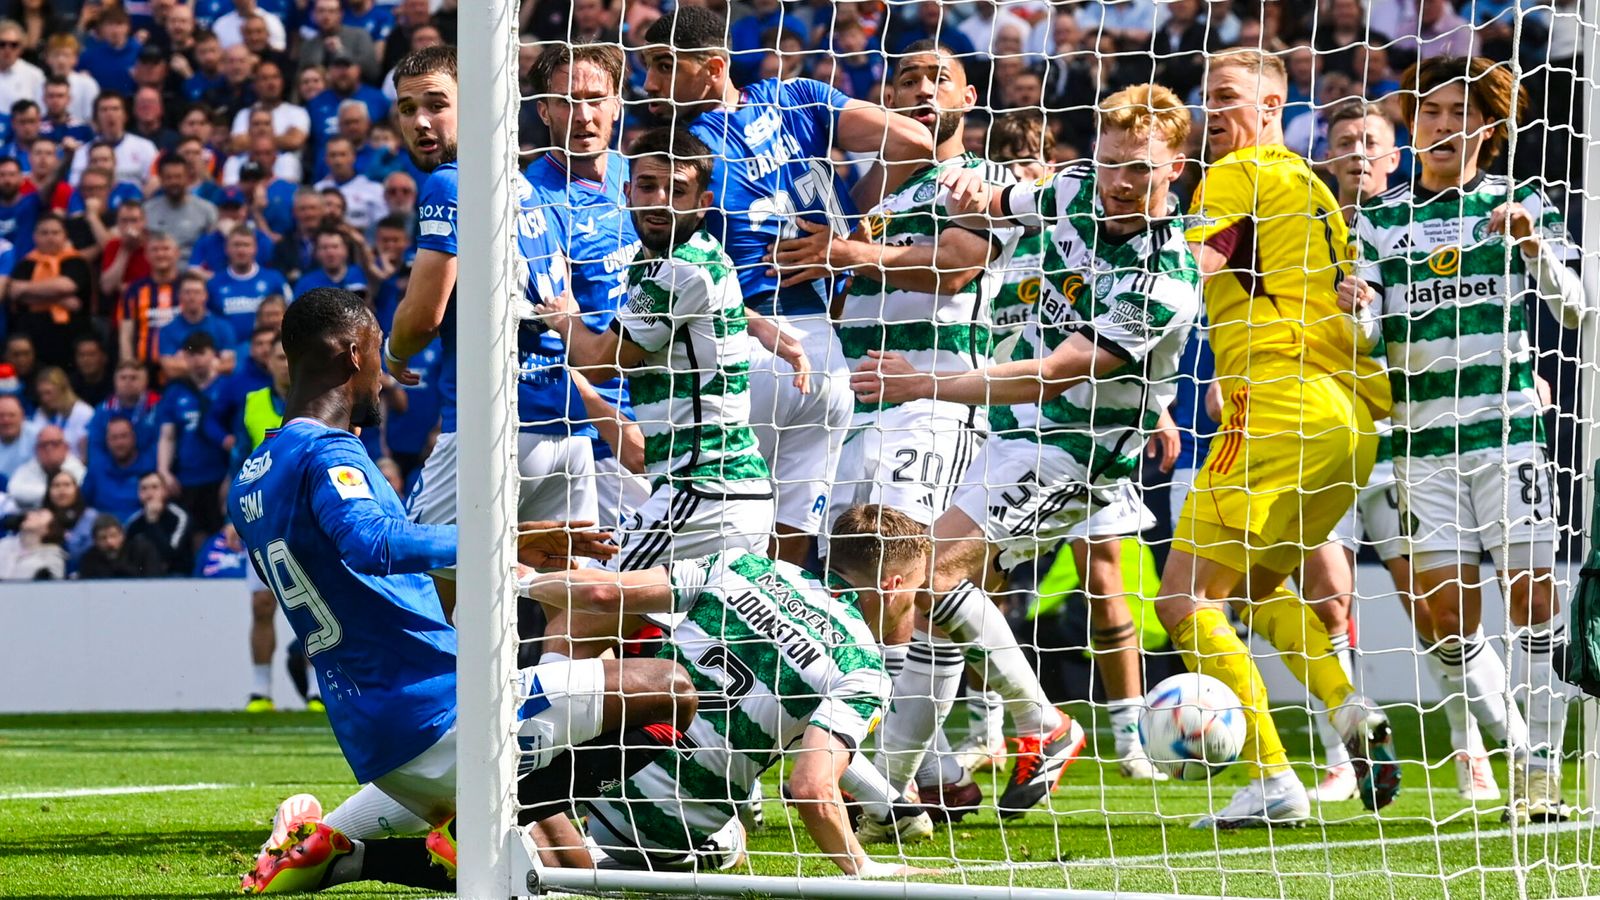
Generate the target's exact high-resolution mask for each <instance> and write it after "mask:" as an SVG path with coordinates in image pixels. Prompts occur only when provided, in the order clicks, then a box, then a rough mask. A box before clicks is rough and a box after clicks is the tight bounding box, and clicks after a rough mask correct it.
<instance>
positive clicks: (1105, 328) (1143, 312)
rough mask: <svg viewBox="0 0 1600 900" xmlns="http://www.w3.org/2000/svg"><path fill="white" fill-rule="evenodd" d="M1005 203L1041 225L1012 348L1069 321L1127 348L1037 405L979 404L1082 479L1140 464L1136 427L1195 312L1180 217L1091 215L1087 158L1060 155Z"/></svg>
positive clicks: (1155, 410)
mask: <svg viewBox="0 0 1600 900" xmlns="http://www.w3.org/2000/svg"><path fill="white" fill-rule="evenodd" d="M1001 196H1002V203H1003V205H1004V212H1005V214H1006V215H1007V216H1008V217H1010V218H1011V219H1013V220H1015V221H1017V222H1019V223H1020V224H1022V225H1024V226H1027V227H1034V228H1043V229H1045V236H1046V240H1045V246H1044V258H1043V263H1042V267H1041V270H1040V272H1041V277H1040V279H1039V299H1038V301H1037V302H1036V303H1035V305H1034V316H1033V318H1032V319H1031V320H1030V321H1029V322H1028V323H1027V324H1026V325H1024V326H1023V329H1022V335H1021V338H1020V339H1019V340H1018V341H1017V342H1016V345H1015V347H1014V348H1013V349H1012V352H1011V360H1003V361H1015V360H1026V359H1043V358H1044V357H1046V356H1049V355H1050V354H1051V353H1052V352H1053V351H1054V350H1055V349H1056V348H1057V347H1059V346H1060V345H1061V343H1062V342H1063V341H1065V340H1066V339H1067V338H1069V337H1070V336H1072V335H1073V334H1074V333H1079V332H1081V333H1083V334H1084V335H1086V336H1087V337H1089V338H1090V339H1091V340H1093V341H1094V342H1095V343H1096V345H1097V346H1100V347H1104V348H1105V349H1107V350H1109V351H1111V352H1112V353H1114V354H1116V355H1117V356H1120V357H1122V358H1123V359H1125V360H1127V363H1128V364H1127V365H1125V366H1123V367H1122V368H1121V369H1119V370H1117V371H1116V372H1114V373H1112V374H1111V375H1108V376H1104V377H1100V378H1095V379H1093V380H1090V381H1084V382H1082V383H1079V384H1077V385H1074V386H1073V387H1070V388H1068V389H1067V390H1066V392H1064V393H1063V394H1061V396H1059V397H1057V398H1055V399H1054V400H1050V401H1048V402H1046V403H1044V404H1043V405H1040V404H1036V403H1026V404H1018V405H1016V406H1010V407H994V408H992V409H991V410H990V411H989V425H990V432H991V436H992V437H998V438H1006V439H1014V440H1029V441H1036V442H1039V443H1043V444H1048V445H1051V446H1054V447H1058V448H1060V449H1062V450H1064V451H1066V452H1067V453H1069V454H1071V455H1072V457H1073V458H1074V459H1076V460H1077V461H1078V462H1079V463H1080V464H1082V465H1083V467H1084V468H1085V470H1087V471H1088V472H1089V476H1090V479H1091V481H1092V483H1095V484H1105V483H1110V482H1114V481H1117V480H1119V479H1123V478H1127V477H1129V476H1131V475H1133V474H1134V473H1135V472H1137V471H1138V469H1139V458H1140V454H1141V452H1142V451H1143V449H1144V436H1145V434H1146V432H1147V431H1148V430H1149V429H1152V428H1154V427H1155V424H1156V420H1157V419H1158V418H1159V416H1160V411H1161V410H1163V409H1165V408H1167V407H1168V406H1170V405H1171V404H1172V401H1173V399H1174V398H1175V397H1176V396H1177V382H1176V381H1175V378H1176V375H1177V372H1178V359H1179V357H1180V356H1182V354H1183V345H1184V342H1185V341H1187V340H1188V338H1189V329H1190V328H1191V327H1193V325H1194V323H1195V321H1196V319H1198V317H1199V315H1200V306H1201V293H1200V270H1199V267H1198V265H1197V264H1196V263H1195V260H1194V255H1193V254H1192V253H1190V252H1189V245H1188V244H1186V243H1185V242H1184V239H1183V229H1182V227H1180V225H1179V223H1177V222H1176V221H1175V220H1163V221H1157V222H1155V223H1153V224H1152V225H1151V227H1150V228H1148V229H1146V230H1144V231H1140V232H1137V233H1135V234H1133V235H1129V236H1126V237H1114V236H1111V235H1108V234H1107V233H1106V232H1105V231H1104V229H1102V228H1101V227H1100V226H1099V224H1098V216H1099V214H1100V213H1099V203H1098V201H1097V200H1096V197H1095V185H1094V166H1093V165H1092V164H1083V165H1075V166H1069V167H1067V168H1065V169H1062V170H1061V171H1059V172H1057V173H1055V174H1053V175H1048V176H1046V177H1044V178H1041V179H1039V180H1038V181H1035V182H1033V183H1032V184H1028V185H1013V186H1011V187H1008V188H1006V189H1005V192H1004V193H1003V194H1002V195H1001Z"/></svg>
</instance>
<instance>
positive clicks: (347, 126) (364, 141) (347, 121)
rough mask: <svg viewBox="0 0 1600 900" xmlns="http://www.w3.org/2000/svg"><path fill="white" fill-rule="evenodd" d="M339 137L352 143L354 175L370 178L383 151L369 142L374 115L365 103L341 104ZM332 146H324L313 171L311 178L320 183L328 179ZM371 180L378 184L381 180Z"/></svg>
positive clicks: (326, 144) (347, 101) (350, 102)
mask: <svg viewBox="0 0 1600 900" xmlns="http://www.w3.org/2000/svg"><path fill="white" fill-rule="evenodd" d="M338 136H339V137H341V138H344V139H345V140H347V141H349V142H350V150H351V152H352V153H354V154H355V161H354V163H352V168H353V169H354V174H355V175H357V176H360V177H363V178H370V176H368V175H367V173H368V172H369V171H371V170H372V169H373V168H374V167H375V166H377V165H378V162H379V159H380V157H382V155H383V151H382V150H380V149H378V148H377V147H374V146H372V144H371V143H370V141H369V138H371V137H372V114H371V113H369V112H368V111H367V105H366V104H365V103H362V102H361V101H360V100H346V101H344V102H343V103H340V104H339V135H338ZM331 145H332V141H331V140H330V141H329V142H328V143H325V144H323V156H322V158H320V159H318V160H317V164H316V166H315V167H314V168H313V169H312V172H311V177H312V178H313V179H315V180H316V181H319V182H320V181H321V180H322V179H324V178H327V177H328V174H329V173H328V160H327V151H328V149H329V147H330V146H331ZM370 180H372V181H374V182H376V181H378V180H379V179H376V178H371V179H370Z"/></svg>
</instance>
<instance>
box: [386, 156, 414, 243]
mask: <svg viewBox="0 0 1600 900" xmlns="http://www.w3.org/2000/svg"><path fill="white" fill-rule="evenodd" d="M383 203H384V205H385V206H387V207H388V208H389V214H388V215H386V216H384V218H385V219H392V220H398V221H399V222H400V223H401V228H402V229H403V230H404V231H405V233H406V240H407V243H410V244H415V241H412V240H411V235H412V234H413V233H415V231H416V224H417V180H416V179H415V178H413V177H412V176H411V175H410V173H408V172H390V173H389V174H388V175H387V176H385V177H384V179H383ZM380 224H381V220H380Z"/></svg>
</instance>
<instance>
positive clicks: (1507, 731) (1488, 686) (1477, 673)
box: [1433, 628, 1528, 763]
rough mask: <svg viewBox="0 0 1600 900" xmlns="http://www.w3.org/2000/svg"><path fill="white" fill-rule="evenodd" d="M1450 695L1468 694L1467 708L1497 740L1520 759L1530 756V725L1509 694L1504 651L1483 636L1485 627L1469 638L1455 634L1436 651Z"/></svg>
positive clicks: (1517, 759) (1514, 756)
mask: <svg viewBox="0 0 1600 900" xmlns="http://www.w3.org/2000/svg"><path fill="white" fill-rule="evenodd" d="M1433 652H1434V653H1436V654H1437V655H1438V657H1439V661H1440V663H1441V664H1442V665H1441V672H1442V675H1443V678H1444V682H1445V685H1446V689H1447V691H1448V693H1449V694H1450V695H1452V697H1453V696H1455V695H1465V696H1466V698H1467V708H1468V709H1471V710H1472V715H1473V716H1474V717H1476V718H1477V720H1478V724H1479V725H1480V726H1481V727H1482V728H1483V729H1484V730H1485V731H1487V732H1488V733H1489V736H1490V737H1492V738H1494V740H1495V742H1496V743H1498V744H1501V745H1503V746H1505V747H1508V748H1510V749H1511V753H1512V757H1513V758H1514V759H1515V760H1516V761H1517V762H1519V763H1520V762H1522V761H1524V760H1525V759H1526V758H1527V753H1528V725H1527V722H1526V721H1525V720H1524V719H1523V718H1522V712H1521V711H1520V710H1518V709H1517V705H1516V704H1515V703H1513V702H1511V698H1510V696H1509V695H1508V694H1507V693H1506V669H1505V663H1504V662H1502V661H1501V659H1500V654H1498V653H1496V652H1495V650H1494V648H1493V647H1491V646H1489V644H1488V643H1487V642H1486V641H1484V639H1483V629H1481V628H1480V629H1478V630H1477V631H1474V632H1473V633H1472V634H1471V635H1470V636H1468V637H1467V638H1466V639H1465V640H1462V639H1461V638H1459V637H1456V636H1455V635H1451V636H1449V637H1446V638H1444V639H1442V640H1440V641H1439V644H1438V646H1437V647H1436V648H1435V649H1434V651H1433Z"/></svg>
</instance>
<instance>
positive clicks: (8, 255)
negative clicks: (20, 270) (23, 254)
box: [0, 245, 17, 277]
mask: <svg viewBox="0 0 1600 900" xmlns="http://www.w3.org/2000/svg"><path fill="white" fill-rule="evenodd" d="M16 266H17V250H16V248H15V247H12V246H10V245H7V246H6V249H4V250H0V276H5V277H10V275H11V270H12V269H14V268H16Z"/></svg>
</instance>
